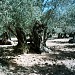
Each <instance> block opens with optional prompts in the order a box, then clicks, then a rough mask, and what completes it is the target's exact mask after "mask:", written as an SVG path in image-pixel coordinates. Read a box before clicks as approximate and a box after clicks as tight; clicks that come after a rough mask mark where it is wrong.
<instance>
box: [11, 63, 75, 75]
mask: <svg viewBox="0 0 75 75" xmlns="http://www.w3.org/2000/svg"><path fill="white" fill-rule="evenodd" d="M10 72H11V71H10ZM13 73H14V74H16V73H17V74H20V75H22V74H26V75H29V74H36V75H74V74H75V71H71V70H70V69H68V68H67V67H65V65H55V64H54V65H48V64H45V65H44V66H39V65H34V66H32V67H27V68H25V67H22V66H17V67H16V68H15V70H13Z"/></svg>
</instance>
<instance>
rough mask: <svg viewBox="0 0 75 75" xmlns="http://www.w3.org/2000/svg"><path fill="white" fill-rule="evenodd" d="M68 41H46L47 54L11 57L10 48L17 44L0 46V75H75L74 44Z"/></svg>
mask: <svg viewBox="0 0 75 75" xmlns="http://www.w3.org/2000/svg"><path fill="white" fill-rule="evenodd" d="M68 40H69V39H68V38H67V39H66V38H64V39H53V40H47V42H46V45H47V48H46V49H47V50H46V51H47V52H42V53H41V54H31V53H30V54H25V53H24V54H21V55H16V56H15V55H14V56H13V54H12V50H13V49H12V46H13V45H14V46H15V45H16V44H17V42H15V43H13V45H12V46H11V45H10V46H0V56H1V57H0V75H75V44H69V43H68ZM12 41H13V39H12ZM2 50H3V51H4V52H3V53H1V51H2Z"/></svg>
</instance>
